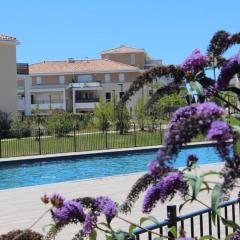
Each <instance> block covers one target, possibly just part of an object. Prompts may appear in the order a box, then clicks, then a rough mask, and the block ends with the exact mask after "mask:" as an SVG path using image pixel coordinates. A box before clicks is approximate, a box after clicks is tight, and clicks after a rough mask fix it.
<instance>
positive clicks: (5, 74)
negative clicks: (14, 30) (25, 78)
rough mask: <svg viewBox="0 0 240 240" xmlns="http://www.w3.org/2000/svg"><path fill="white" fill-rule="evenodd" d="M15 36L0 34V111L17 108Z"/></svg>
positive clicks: (13, 111)
mask: <svg viewBox="0 0 240 240" xmlns="http://www.w3.org/2000/svg"><path fill="white" fill-rule="evenodd" d="M17 44H18V42H17V40H16V38H14V37H9V36H6V35H0V111H3V112H6V113H8V114H13V113H15V112H16V110H17V104H16V103H17V94H16V92H17V82H16V79H17V73H16V45H17Z"/></svg>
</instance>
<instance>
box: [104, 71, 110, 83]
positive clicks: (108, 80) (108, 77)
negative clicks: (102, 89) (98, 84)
mask: <svg viewBox="0 0 240 240" xmlns="http://www.w3.org/2000/svg"><path fill="white" fill-rule="evenodd" d="M104 77H105V83H110V82H112V79H111V74H110V73H106V74H105V75H104Z"/></svg>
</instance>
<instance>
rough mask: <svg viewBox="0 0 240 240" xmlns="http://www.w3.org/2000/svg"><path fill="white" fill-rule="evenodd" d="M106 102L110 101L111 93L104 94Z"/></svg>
mask: <svg viewBox="0 0 240 240" xmlns="http://www.w3.org/2000/svg"><path fill="white" fill-rule="evenodd" d="M106 101H107V102H110V101H111V93H110V92H106Z"/></svg>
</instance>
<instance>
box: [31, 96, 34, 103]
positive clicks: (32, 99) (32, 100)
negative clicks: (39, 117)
mask: <svg viewBox="0 0 240 240" xmlns="http://www.w3.org/2000/svg"><path fill="white" fill-rule="evenodd" d="M31 104H34V96H33V95H31Z"/></svg>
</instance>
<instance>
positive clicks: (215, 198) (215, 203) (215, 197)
mask: <svg viewBox="0 0 240 240" xmlns="http://www.w3.org/2000/svg"><path fill="white" fill-rule="evenodd" d="M220 192H221V186H220V184H216V185H215V186H214V188H213V190H212V199H211V207H212V219H213V223H214V224H215V222H216V216H217V215H219V208H218V207H219V203H220Z"/></svg>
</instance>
